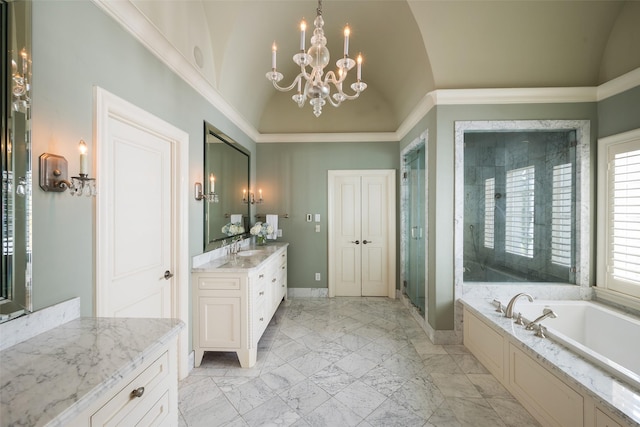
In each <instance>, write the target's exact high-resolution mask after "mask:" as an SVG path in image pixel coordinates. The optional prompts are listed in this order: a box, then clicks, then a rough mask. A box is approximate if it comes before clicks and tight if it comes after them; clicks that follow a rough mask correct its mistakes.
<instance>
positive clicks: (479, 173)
mask: <svg viewBox="0 0 640 427" xmlns="http://www.w3.org/2000/svg"><path fill="white" fill-rule="evenodd" d="M574 141H575V132H574V131H553V132H549V131H545V132H470V133H465V143H464V195H465V198H464V234H463V236H464V237H463V238H464V267H465V272H464V276H465V277H464V280H465V281H499V282H504V281H509V282H514V281H554V282H558V281H560V282H571V281H572V280H571V277H570V276H571V275H570V274H569V272H568V271H569V270H568V269H567V268H563V269H559V268H557V266H552V265H551V263H550V262H549V260H550V250H551V244H550V241H551V235H550V233H551V189H552V187H553V186H552V179H553V167H554V166H556V165H560V164H566V163H572V164H573V165H574V167H573V171H574V174H575V151H576V150H575V148H574V147H573V146H572V145H573V142H574ZM527 166H534V168H535V191H534V192H535V196H534V210H535V217H534V244H535V250H534V256H533V258H532V259H530V258H526V257H522V256H516V255H513V254H509V253H506V252H505V250H504V248H505V210H506V200H507V199H506V197H505V193H506V179H505V177H506V173H507V171H509V170H513V169H519V168H523V167H527ZM488 178H495V193H496V195H497V196H498V197H496V198H495V216H494V224H495V225H494V228H495V231H494V233H495V234H494V236H495V237H494V248H495V249H489V248H485V246H484V236H485V230H484V227H485V223H484V220H485V216H484V215H485V180H486V179H488ZM574 183H575V179H574ZM572 197H573V202H574V203H573V204H572V205H573V206H575V186H574V191H573V196H572ZM574 283H575V282H574Z"/></svg>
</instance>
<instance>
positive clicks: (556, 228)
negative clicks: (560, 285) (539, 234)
mask: <svg viewBox="0 0 640 427" xmlns="http://www.w3.org/2000/svg"><path fill="white" fill-rule="evenodd" d="M572 170H573V168H572V166H571V163H566V164H563V165H556V166H554V167H553V181H552V186H553V188H552V191H551V262H552V263H554V264H557V265H560V266H563V267H570V266H571V265H572V262H571V254H572V252H573V251H572V242H571V234H572V233H571V228H572V223H573V218H572V217H573V204H572V200H571V198H572V197H571V187H572V181H573V176H572Z"/></svg>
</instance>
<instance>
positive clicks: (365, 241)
mask: <svg viewBox="0 0 640 427" xmlns="http://www.w3.org/2000/svg"><path fill="white" fill-rule="evenodd" d="M367 243H373V242H372V241H371V240H363V241H362V244H363V245H366V244H367Z"/></svg>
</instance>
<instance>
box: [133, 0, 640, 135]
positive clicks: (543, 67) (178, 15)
mask: <svg viewBox="0 0 640 427" xmlns="http://www.w3.org/2000/svg"><path fill="white" fill-rule="evenodd" d="M131 1H132V3H133V4H134V5H135V6H136V7H137V8H138V9H139V10H140V11H141V12H142V13H143V14H144V15H145V16H146V18H147V19H148V20H149V21H150V22H152V23H153V24H154V25H155V26H156V27H157V29H158V30H159V31H160V32H161V33H162V34H163V35H164V37H166V39H167V40H168V41H169V42H170V43H171V44H172V45H173V46H174V47H175V49H176V50H177V51H178V52H180V53H181V54H182V56H183V57H184V60H185V61H186V62H189V63H190V64H192V65H193V67H194V68H195V69H196V70H198V72H199V73H200V74H201V75H202V77H203V78H204V79H205V80H206V81H207V82H209V83H210V85H211V86H212V87H213V88H214V89H215V90H216V91H217V92H218V93H219V94H220V96H221V97H222V98H223V99H224V100H225V101H226V102H227V103H228V104H230V105H231V106H232V107H233V109H235V110H236V111H237V113H238V114H239V115H240V116H241V117H243V119H244V120H245V121H246V122H247V123H250V125H251V126H253V127H254V129H256V131H257V132H259V133H261V134H271V133H276V134H281V133H333V132H343V133H346V132H395V131H396V130H397V129H398V127H399V126H400V125H401V124H402V122H403V121H404V120H405V119H406V118H407V117H408V116H409V114H410V113H411V112H412V111H413V109H414V108H416V106H417V105H418V104H419V102H420V101H421V100H422V99H423V98H424V96H425V95H426V94H427V93H429V92H430V91H433V90H436V89H460V88H508V87H518V88H528V87H580V86H597V85H599V84H601V83H603V82H605V81H608V80H611V79H613V78H615V77H618V76H620V75H622V74H624V73H626V72H629V71H632V70H634V69H635V68H638V67H640V49H638V46H640V24H638V23H640V2H637V1H617V0H607V1H573V0H567V1H517V0H512V1H484V0H475V1H427V0H421V1H405V0H379V1H371V0H351V1H345V0H333V1H332V0H325V1H323V17H324V20H325V27H324V29H325V35H326V37H327V39H328V45H327V46H328V48H329V50H330V53H331V55H332V58H331V64H334V63H335V61H336V60H337V59H338V58H339V55H340V54H341V52H342V43H343V39H342V28H343V27H344V25H345V24H347V23H348V24H349V26H350V27H351V31H352V32H351V39H350V53H351V56H352V57H355V55H356V54H357V53H358V52H362V54H363V56H364V58H365V62H364V65H363V71H362V79H363V81H365V82H366V83H367V84H368V88H367V90H366V91H365V92H363V94H362V95H361V96H360V98H359V99H357V100H355V101H346V102H345V103H343V104H342V106H340V107H338V108H334V107H331V106H329V105H326V106H325V107H324V108H323V113H322V115H321V116H320V117H319V118H316V117H315V116H314V115H313V113H312V108H311V106H309V105H308V104H307V105H306V106H305V107H303V108H299V107H298V106H297V104H296V103H294V102H293V101H292V100H291V96H292V95H293V93H292V92H286V93H282V92H278V91H276V90H275V89H274V88H273V86H272V85H271V83H270V82H269V81H268V80H267V79H266V78H265V73H266V72H267V71H269V70H270V67H271V44H272V43H273V41H274V40H275V41H277V43H278V70H279V71H281V72H282V73H283V74H284V76H285V78H284V82H285V83H289V82H291V81H292V80H293V77H294V76H295V75H296V74H297V73H298V72H299V68H298V67H297V66H296V65H295V64H294V63H293V61H292V60H291V58H292V57H293V55H294V54H295V53H297V50H298V48H299V31H298V25H299V22H300V20H301V19H302V18H305V19H306V21H307V22H308V23H309V27H311V22H312V21H313V18H314V17H315V11H316V7H317V2H316V1H310V0H295V1H294V0H284V1H277V0H274V1H264V0H262V1H257V0H246V1H245V0H235V1H217V0H194V1H175V0H168V1H164V0H154V1H148V0H142V1H139V0H131ZM310 33H311V31H308V32H307V34H308V36H310ZM331 67H333V65H331Z"/></svg>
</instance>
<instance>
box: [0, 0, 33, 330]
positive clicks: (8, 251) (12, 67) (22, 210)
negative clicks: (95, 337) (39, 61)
mask: <svg viewBox="0 0 640 427" xmlns="http://www.w3.org/2000/svg"><path fill="white" fill-rule="evenodd" d="M0 21H1V25H0V27H1V28H2V37H1V40H2V55H1V56H2V58H1V62H2V64H1V65H2V70H3V73H2V76H3V80H2V85H1V86H2V88H1V93H2V103H1V104H2V134H1V136H0V138H1V141H0V143H1V151H2V154H1V156H2V286H1V289H0V322H4V321H7V320H10V319H13V318H15V317H18V316H20V315H22V314H24V313H25V312H28V311H31V310H32V303H31V194H32V193H31V189H32V180H31V3H30V2H28V1H10V2H0ZM4 70H6V71H8V72H7V73H4Z"/></svg>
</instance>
